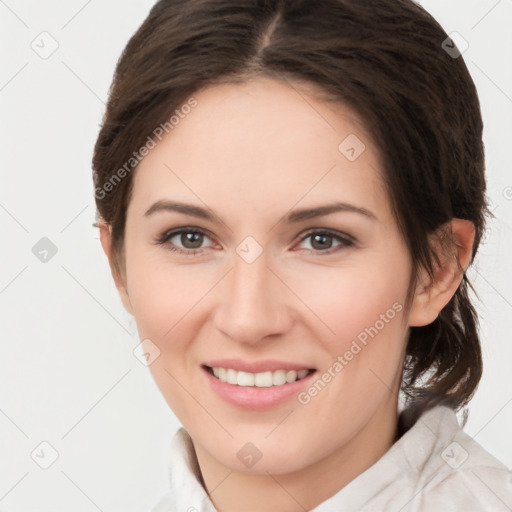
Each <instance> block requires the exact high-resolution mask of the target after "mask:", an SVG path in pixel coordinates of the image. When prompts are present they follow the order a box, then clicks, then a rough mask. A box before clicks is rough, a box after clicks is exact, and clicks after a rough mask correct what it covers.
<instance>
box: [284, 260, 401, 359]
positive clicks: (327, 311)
mask: <svg viewBox="0 0 512 512" xmlns="http://www.w3.org/2000/svg"><path fill="white" fill-rule="evenodd" d="M387 263H388V262H386V261H380V262H379V261H371V262H370V261H367V262H365V263H363V264H358V265H357V266H353V267H346V268H337V269H329V272H326V271H325V269H321V268H320V269H317V270H316V271H315V273H311V274H310V275H309V276H308V277H307V278H304V277H302V278H301V279H297V280H296V283H295V288H294V289H295V290H297V295H298V296H299V297H302V298H303V300H304V302H305V303H306V304H307V305H308V307H309V309H310V310H311V311H312V313H314V314H315V315H316V316H317V318H318V319H319V320H321V322H320V321H318V322H317V323H318V325H319V326H320V327H319V329H321V332H323V333H325V334H324V335H322V336H321V339H322V340H323V341H324V344H326V348H327V347H328V351H329V353H331V354H333V353H339V352H340V351H343V350H346V349H348V346H349V345H350V343H351V341H352V340H353V339H356V338H358V337H359V339H360V340H361V341H362V342H363V343H364V341H365V338H368V337H369V336H370V334H369V331H370V332H371V333H373V334H376V332H375V330H377V331H379V335H380V334H382V336H380V337H387V336H388V334H387V333H389V335H390V336H391V337H393V336H394V334H393V333H395V334H396V333H397V332H401V329H402V321H403V315H402V314H401V311H403V309H404V301H405V296H406V292H407V286H408V283H409V279H408V273H407V270H408V263H407V261H403V260H402V261H400V260H395V263H394V264H393V265H391V264H387ZM318 332H320V330H319V331H318ZM384 333H386V335H384Z"/></svg>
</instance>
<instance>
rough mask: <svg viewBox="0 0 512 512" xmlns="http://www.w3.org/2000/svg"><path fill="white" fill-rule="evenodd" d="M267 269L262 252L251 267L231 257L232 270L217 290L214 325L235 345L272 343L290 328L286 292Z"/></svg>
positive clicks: (237, 257) (275, 276) (278, 280)
mask: <svg viewBox="0 0 512 512" xmlns="http://www.w3.org/2000/svg"><path fill="white" fill-rule="evenodd" d="M269 267H270V266H269V262H268V261H267V258H266V254H265V251H264V252H263V254H261V255H260V256H259V257H258V258H257V259H256V260H255V261H253V262H252V263H248V262H246V261H245V260H244V259H243V258H241V257H240V256H239V255H238V254H235V255H234V260H233V268H232V269H231V271H230V272H229V273H228V274H227V275H226V277H225V278H224V279H223V283H222V286H221V287H220V288H219V289H218V294H219V295H218V297H219V300H218V305H217V308H216V309H215V314H214V325H215V327H216V328H217V329H218V330H219V331H221V332H222V333H223V334H224V335H225V336H228V337H229V338H230V339H232V340H234V341H236V342H239V343H244V344H248V345H255V344H258V343H261V342H264V341H269V340H271V339H272V340H275V339H276V337H277V336H278V335H280V334H284V333H286V332H287V331H288V330H289V329H290V328H291V325H292V322H293V313H292V310H291V308H290V307H289V305H288V304H287V300H290V292H289V291H288V290H287V288H286V286H285V285H284V284H283V283H282V281H281V280H280V279H279V278H278V277H277V275H276V272H275V271H273V270H271V267H270V268H269Z"/></svg>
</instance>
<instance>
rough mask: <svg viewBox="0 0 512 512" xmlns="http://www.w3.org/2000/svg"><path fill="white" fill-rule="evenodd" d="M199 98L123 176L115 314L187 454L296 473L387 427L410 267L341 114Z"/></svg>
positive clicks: (269, 100) (222, 92)
mask: <svg viewBox="0 0 512 512" xmlns="http://www.w3.org/2000/svg"><path fill="white" fill-rule="evenodd" d="M194 98H195V99H196V101H197V106H196V107H195V108H193V109H192V110H191V111H190V113H189V114H188V115H186V116H183V118H182V119H180V122H179V123H178V124H177V125H175V126H174V129H173V130H172V131H171V132H170V133H169V134H168V135H166V136H165V137H164V138H163V139H162V140H161V142H158V144H157V145H156V147H155V148H154V149H152V150H151V151H150V152H149V154H148V155H147V156H145V158H144V159H143V160H142V162H141V163H140V164H139V167H138V169H137V171H136V174H135V176H134V187H133V195H132V198H131V201H130V204H129V207H128V210H127V220H126V235H125V268H124V273H125V275H124V286H125V288H123V291H122V297H123V301H124V303H125V305H126V307H127V309H128V310H129V311H130V312H131V313H132V314H133V315H134V317H135V320H136V323H137V326H138V331H139V335H140V339H141V340H150V341H146V342H145V343H146V344H148V345H147V346H148V347H152V348H151V350H152V351H153V354H154V355H156V354H158V353H159V355H158V357H156V359H155V360H154V361H153V362H152V363H151V364H150V366H149V368H150V371H151V372H152V375H153V376H154V379H155V381H156V383H157V385H158V386H159V388H160V390H161V392H162V394H163V396H164V397H165V399H166V401H167V402H168V404H169V406H170V407H171V408H172V410H173V411H174V413H175V414H176V416H177V417H178V419H179V420H180V421H181V423H182V424H183V426H184V427H185V428H186V430H187V431H188V432H189V434H190V435H191V437H192V439H193V441H194V444H195V446H196V450H197V451H198V452H201V453H202V454H203V456H204V457H206V456H209V457H211V458H212V460H216V461H217V462H218V463H219V464H222V465H223V466H225V467H228V468H232V469H235V470H239V471H246V472H254V473H263V472H265V471H269V472H272V473H286V472H292V471H295V470H300V469H301V468H305V467H307V466H308V465H312V464H315V463H316V462H318V461H320V460H321V459H323V458H326V457H328V456H330V455H332V454H334V453H336V452H339V451H340V450H345V452H346V451H347V450H348V449H349V448H350V446H351V445H353V444H354V443H355V442H356V440H357V439H361V438H362V436H363V437H364V435H370V434H368V433H369V432H371V431H372V428H373V431H374V432H378V426H379V424H380V423H381V422H382V421H384V418H389V417H395V416H394V415H395V414H396V400H397V398H396V393H397V391H398V386H399V383H400V380H401V374H402V365H403V358H404V347H405V344H406V340H407V334H408V327H407V326H408V321H407V320H408V319H407V318H405V317H404V312H405V310H404V305H405V298H406V294H407V288H408V285H409V278H410V272H411V261H410V256H409V254H408V251H407V248H406V245H405V242H404V240H403V239H402V237H401V235H400V233H399V231H398V227H397V225H396V222H395V220H394V218H393V216H392V213H391V208H390V204H389V199H388V197H387V195H386V192H385V189H384V187H383V183H382V181H381V178H380V169H381V166H380V163H379V159H378V154H377V152H376V149H375V148H374V146H373V144H372V142H371V140H370V138H369V137H368V136H367V134H366V133H365V131H364V128H363V126H362V125H361V124H360V123H359V122H358V120H357V118H356V117H355V116H354V115H353V114H352V113H351V112H350V111H349V110H348V109H347V108H345V107H342V106H339V105H338V106H336V108H335V107H334V106H333V105H332V104H327V103H325V102H323V101H321V100H318V99H315V96H314V95H313V94H308V90H306V88H305V86H303V87H299V86H297V85H296V86H294V87H292V86H291V85H290V84H286V83H282V82H278V81H274V80H271V79H257V80H252V81H250V82H247V83H244V84H222V85H217V86H211V87H209V88H206V89H203V90H201V91H199V92H198V93H197V94H195V95H194ZM363 144H364V146H363ZM226 379H227V382H223V381H225V380H226ZM296 379H298V380H296ZM390 415H391V416H390ZM372 426H373V427H372ZM247 443H252V445H254V446H251V445H248V444H247ZM258 454H261V459H260V461H259V462H258V463H257V464H254V465H253V466H252V467H251V463H250V460H251V459H250V457H251V456H252V457H254V456H258Z"/></svg>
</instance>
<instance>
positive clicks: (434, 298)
mask: <svg viewBox="0 0 512 512" xmlns="http://www.w3.org/2000/svg"><path fill="white" fill-rule="evenodd" d="M440 229H441V233H442V232H443V230H445V229H448V231H447V233H448V235H450V233H451V236H452V240H453V242H452V245H451V247H450V249H451V251H450V254H446V252H444V251H443V249H442V247H441V246H440V245H438V251H437V254H438V256H439V260H440V265H439V266H437V267H436V268H435V271H434V276H433V277H431V276H429V274H428V272H427V271H426V270H425V269H422V273H421V275H420V279H419V280H418V286H417V288H416V292H415V296H414V299H413V304H412V307H411V311H410V315H409V325H410V326H411V327H420V326H423V325H428V324H430V323H432V322H433V321H434V320H435V319H436V318H437V316H438V315H439V313H440V312H441V310H442V309H443V308H444V307H445V306H446V304H448V302H449V301H450V300H451V298H452V297H453V295H454V294H455V292H456V291H457V288H458V287H459V285H460V283H461V281H462V278H463V276H464V273H465V271H466V269H467V267H468V266H469V264H470V262H471V257H472V252H473V244H474V241H475V226H474V224H473V223H472V222H471V221H469V220H464V219H452V220H451V221H450V222H449V223H448V226H446V225H443V226H442V227H441V228H440ZM450 230H451V231H450ZM441 236H442V235H441Z"/></svg>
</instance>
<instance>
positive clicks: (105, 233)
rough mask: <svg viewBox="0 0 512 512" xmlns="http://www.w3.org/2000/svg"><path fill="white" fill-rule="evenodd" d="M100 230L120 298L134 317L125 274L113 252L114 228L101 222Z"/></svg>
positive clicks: (99, 224)
mask: <svg viewBox="0 0 512 512" xmlns="http://www.w3.org/2000/svg"><path fill="white" fill-rule="evenodd" d="M98 228H99V230H100V240H101V246H102V247H103V251H104V253H105V255H106V256H107V259H108V263H109V265H110V272H111V274H112V277H113V279H114V283H115V285H116V288H117V291H118V292H119V296H120V297H121V301H122V303H123V306H124V307H125V309H126V311H128V313H130V314H131V315H133V309H132V304H131V302H130V296H129V295H128V290H127V287H126V278H125V276H124V275H123V273H122V272H120V271H119V270H118V268H117V266H116V262H115V258H114V253H113V250H112V228H111V226H110V225H108V224H107V223H105V222H99V223H98Z"/></svg>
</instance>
